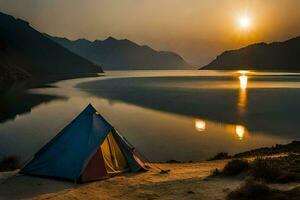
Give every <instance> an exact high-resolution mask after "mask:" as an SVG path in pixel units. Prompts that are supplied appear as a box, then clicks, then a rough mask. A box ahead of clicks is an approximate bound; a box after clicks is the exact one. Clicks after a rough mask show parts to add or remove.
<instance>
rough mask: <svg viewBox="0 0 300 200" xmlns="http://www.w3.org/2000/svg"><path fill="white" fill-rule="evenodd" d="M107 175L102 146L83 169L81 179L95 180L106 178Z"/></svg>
mask: <svg viewBox="0 0 300 200" xmlns="http://www.w3.org/2000/svg"><path fill="white" fill-rule="evenodd" d="M105 176H107V172H106V169H105V164H104V160H103V156H102V152H101V148H99V149H98V151H97V152H96V153H95V155H94V156H93V157H92V158H91V160H90V162H89V163H88V165H87V166H86V168H85V170H84V171H83V173H82V175H81V180H82V181H83V182H84V181H93V180H99V179H101V178H104V177H105Z"/></svg>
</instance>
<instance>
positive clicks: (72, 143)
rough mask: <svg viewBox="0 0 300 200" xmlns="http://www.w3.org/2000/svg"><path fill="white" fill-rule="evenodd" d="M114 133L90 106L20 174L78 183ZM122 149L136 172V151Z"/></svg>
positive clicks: (39, 152) (123, 147)
mask: <svg viewBox="0 0 300 200" xmlns="http://www.w3.org/2000/svg"><path fill="white" fill-rule="evenodd" d="M112 130H114V128H113V127H112V126H111V125H110V124H109V123H108V122H107V121H106V120H105V119H104V118H103V117H102V116H101V115H99V114H98V113H97V111H96V110H95V108H94V107H93V106H92V105H88V106H87V107H86V108H85V109H84V110H83V111H82V112H81V113H80V114H79V115H78V116H77V117H76V118H75V119H74V120H73V121H72V122H71V123H70V124H69V125H68V126H66V127H65V128H64V129H63V130H62V131H61V132H60V133H59V134H57V136H55V137H54V138H53V139H52V140H51V141H50V142H49V143H48V144H46V145H45V146H44V147H42V148H41V149H40V150H39V151H38V152H37V153H36V154H35V155H34V158H33V159H32V160H31V161H30V162H29V163H28V164H27V165H26V166H25V167H24V168H23V169H22V170H21V171H20V173H22V174H28V175H40V176H51V177H57V178H65V179H69V180H74V181H76V180H78V179H79V177H80V175H81V173H82V172H83V170H84V168H85V166H86V165H87V164H88V162H89V160H90V158H91V157H92V156H93V155H94V154H95V153H96V151H97V150H98V149H99V146H100V145H101V144H102V143H103V141H104V140H105V138H106V136H107V135H108V134H109V133H110V131H112ZM112 132H114V131H112ZM121 140H122V139H121V138H118V139H117V141H118V144H119V145H120V144H121V143H122V142H121ZM120 147H121V150H122V152H123V154H124V156H125V157H126V159H127V161H128V165H129V166H130V167H131V168H132V169H139V168H140V165H139V164H138V163H137V162H136V161H134V159H132V158H133V155H131V154H133V152H131V151H130V150H128V149H127V148H126V145H124V144H122V145H120ZM133 171H138V170H133Z"/></svg>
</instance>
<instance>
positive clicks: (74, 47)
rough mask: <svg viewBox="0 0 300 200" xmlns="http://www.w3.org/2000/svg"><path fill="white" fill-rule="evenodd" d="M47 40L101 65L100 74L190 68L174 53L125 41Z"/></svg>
mask: <svg viewBox="0 0 300 200" xmlns="http://www.w3.org/2000/svg"><path fill="white" fill-rule="evenodd" d="M47 36H48V37H49V38H51V39H52V40H53V41H55V42H57V43H59V44H61V45H62V46H64V47H66V48H68V49H69V50H70V51H72V52H74V53H76V54H78V55H81V56H82V57H84V58H86V59H88V60H90V61H92V62H94V63H96V64H98V65H101V66H102V67H103V68H104V70H129V69H141V70H143V69H189V68H190V65H189V64H187V63H186V62H185V60H184V59H183V58H182V57H180V56H179V55H178V54H176V53H173V52H168V51H156V50H154V49H152V48H150V47H148V46H145V45H144V46H140V45H138V44H136V43H134V42H132V41H130V40H126V39H124V40H117V39H115V38H112V37H109V38H107V39H106V40H103V41H101V40H95V41H93V42H91V41H89V40H86V39H79V40H75V41H71V40H69V39H66V38H60V37H52V36H49V35H47Z"/></svg>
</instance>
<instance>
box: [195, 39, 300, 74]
mask: <svg viewBox="0 0 300 200" xmlns="http://www.w3.org/2000/svg"><path fill="white" fill-rule="evenodd" d="M299 52H300V36H299V37H296V38H292V39H289V40H287V41H284V42H273V43H270V44H267V43H257V44H252V45H249V46H247V47H244V48H241V49H237V50H231V51H225V52H224V53H222V54H221V55H219V56H217V58H216V59H215V60H213V61H212V62H211V63H209V64H208V65H206V66H204V67H202V68H200V69H211V70H218V69H220V70H238V69H246V70H300V57H299Z"/></svg>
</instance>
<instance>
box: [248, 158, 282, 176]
mask: <svg viewBox="0 0 300 200" xmlns="http://www.w3.org/2000/svg"><path fill="white" fill-rule="evenodd" d="M250 173H251V175H252V176H253V177H254V178H255V179H262V180H266V181H276V179H277V178H278V177H280V176H281V175H282V170H281V169H280V167H279V165H278V163H276V162H274V161H272V160H270V159H268V160H267V159H261V158H258V159H255V160H254V161H253V162H252V163H251V169H250Z"/></svg>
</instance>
